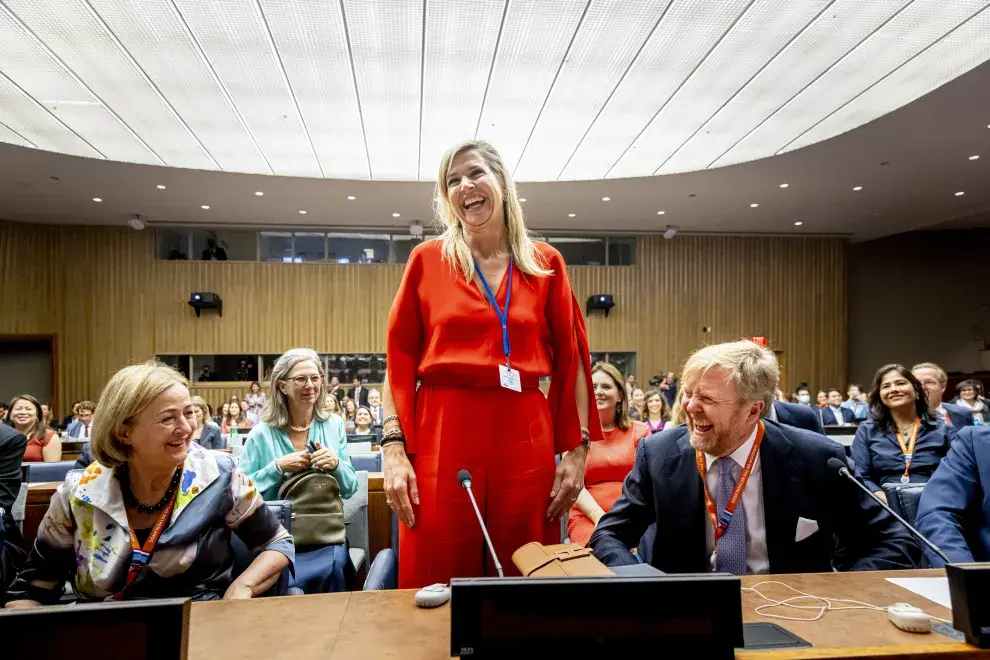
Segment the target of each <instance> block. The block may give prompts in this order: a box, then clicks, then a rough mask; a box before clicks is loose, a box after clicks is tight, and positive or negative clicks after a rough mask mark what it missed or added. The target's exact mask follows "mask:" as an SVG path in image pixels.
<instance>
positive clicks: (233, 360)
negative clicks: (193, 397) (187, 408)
mask: <svg viewBox="0 0 990 660" xmlns="http://www.w3.org/2000/svg"><path fill="white" fill-rule="evenodd" d="M204 367H209V368H210V372H209V373H210V376H209V377H207V376H206V374H204V372H203V368H204ZM192 377H193V380H194V381H196V382H198V383H199V382H210V381H224V382H230V381H246V382H249V383H250V382H251V381H255V380H258V356H257V355H194V356H193V374H192Z"/></svg>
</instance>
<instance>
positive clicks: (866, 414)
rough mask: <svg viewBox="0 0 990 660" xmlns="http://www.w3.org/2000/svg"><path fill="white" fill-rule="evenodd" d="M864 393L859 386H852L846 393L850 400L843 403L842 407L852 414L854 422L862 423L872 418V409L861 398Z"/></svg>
mask: <svg viewBox="0 0 990 660" xmlns="http://www.w3.org/2000/svg"><path fill="white" fill-rule="evenodd" d="M862 391H863V388H862V387H860V386H859V385H856V384H852V385H850V386H849V387H848V388H847V391H846V394H848V395H849V398H848V399H846V400H845V401H843V402H842V406H841V407H842V408H845V409H846V410H848V411H849V412H851V413H852V417H853V421H854V422H862V421H865V420H867V419H869V418H870V407H869V406H868V405H867V404H866V402H865V401H862V400H860V398H859V396H860V393H861V392H862Z"/></svg>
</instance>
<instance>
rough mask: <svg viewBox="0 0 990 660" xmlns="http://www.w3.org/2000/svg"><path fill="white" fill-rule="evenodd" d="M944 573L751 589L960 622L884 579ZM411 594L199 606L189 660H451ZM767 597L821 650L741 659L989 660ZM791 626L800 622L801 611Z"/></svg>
mask: <svg viewBox="0 0 990 660" xmlns="http://www.w3.org/2000/svg"><path fill="white" fill-rule="evenodd" d="M941 575H944V571H941V570H939V571H889V572H875V573H827V574H826V573H818V574H807V575H784V576H752V577H745V578H743V585H744V586H751V585H753V584H756V583H757V582H761V581H763V580H766V579H767V578H768V577H771V578H773V579H776V580H778V581H781V582H784V583H786V584H789V585H791V586H793V587H795V588H797V589H800V590H801V591H805V592H807V593H813V594H815V595H817V596H830V597H834V598H851V599H854V600H861V601H863V602H867V603H871V604H873V605H891V604H893V603H895V602H905V603H911V604H912V605H917V606H918V607H921V608H922V609H923V610H925V611H926V612H927V613H929V614H932V615H934V616H938V617H941V618H944V619H951V618H952V615H951V612H950V611H949V610H948V609H947V608H944V607H942V606H940V605H936V604H935V603H932V602H930V601H928V600H927V599H925V598H922V597H921V596H916V595H915V594H913V593H911V592H909V591H907V590H905V589H902V588H900V587H898V586H896V585H894V584H891V583H890V582H887V581H886V579H885V578H888V577H908V576H914V577H922V576H924V577H936V576H941ZM761 591H763V592H764V593H765V594H767V595H768V596H771V597H778V599H783V598H785V597H787V596H789V595H793V594H786V593H785V592H787V591H788V590H787V589H784V588H783V587H780V586H777V585H766V589H765V590H764V589H763V587H761ZM413 593H414V592H412V591H366V592H354V593H350V594H324V595H319V596H296V597H289V598H270V599H261V600H255V601H238V602H212V603H194V604H193V606H192V612H191V615H190V633H189V656H188V657H189V660H200V659H204V660H205V659H210V660H212V659H213V658H216V657H230V658H238V660H251V659H253V658H258V659H259V660H262V659H264V660H268V658H271V657H272V654H276V655H280V654H284V655H285V656H286V657H291V658H292V660H308V659H309V658H314V659H315V658H319V659H320V660H324V659H327V658H329V659H331V660H350V659H351V658H354V659H362V660H363V659H365V658H397V659H398V658H401V659H402V660H441V659H444V658H448V657H450V650H449V649H450V606H449V605H445V606H443V607H441V608H438V609H435V610H421V609H419V608H417V607H416V606H415V604H414V603H413ZM763 602H764V601H762V600H761V599H760V598H759V597H757V596H756V595H754V594H750V593H743V598H742V603H743V620H744V621H745V622H747V623H750V622H757V621H766V622H772V623H776V624H778V625H780V626H781V627H783V628H786V629H787V630H790V631H792V632H793V633H795V634H797V635H800V636H801V637H803V638H804V639H806V640H808V641H809V642H811V644H812V645H813V648H810V649H800V650H786V651H737V652H736V658H739V659H747V660H784V659H785V658H866V657H870V658H895V657H896V658H923V657H930V656H932V655H936V654H938V655H945V656H947V657H951V658H952V659H953V660H955V659H960V660H962V659H967V660H968V659H969V658H984V659H986V658H990V650H987V651H981V650H980V649H977V648H975V647H971V646H969V645H967V644H964V643H960V642H955V641H953V640H951V639H949V638H947V637H944V636H942V635H940V634H938V633H932V634H930V635H917V634H912V633H906V632H903V631H901V630H898V629H897V628H895V627H894V626H893V624H891V623H890V622H889V621H888V619H887V613H886V612H875V611H869V610H851V611H847V612H835V611H833V612H826V613H825V616H824V617H823V618H822V619H821V620H819V621H816V622H797V621H782V620H777V619H767V618H763V617H760V616H759V615H757V614H756V613H755V612H754V609H755V608H756V607H757V606H758V605H761V604H763ZM784 614H786V615H787V616H792V615H795V614H801V613H800V612H798V611H797V610H789V611H787V612H784Z"/></svg>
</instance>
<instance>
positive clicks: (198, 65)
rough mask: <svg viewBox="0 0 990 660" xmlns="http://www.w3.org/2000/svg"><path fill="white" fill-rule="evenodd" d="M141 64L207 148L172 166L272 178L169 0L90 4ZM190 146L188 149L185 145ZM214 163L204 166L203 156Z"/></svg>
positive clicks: (107, 0) (101, 0)
mask: <svg viewBox="0 0 990 660" xmlns="http://www.w3.org/2000/svg"><path fill="white" fill-rule="evenodd" d="M89 3H90V5H91V6H92V7H93V9H94V10H95V11H96V12H97V13H98V14H99V16H100V17H101V18H102V19H103V21H104V22H105V23H106V25H107V27H108V28H109V29H110V30H111V31H112V32H113V34H114V35H115V36H116V38H117V39H118V40H119V41H120V43H121V44H122V46H123V47H124V48H125V49H126V51H127V53H129V54H130V56H131V57H133V59H134V61H135V62H136V64H137V66H139V67H140V68H141V70H143V71H144V73H145V74H146V75H147V76H148V78H150V80H151V82H152V84H154V86H155V87H156V88H157V89H158V90H159V91H160V92H161V94H162V96H164V97H165V99H167V102H168V104H169V105H170V106H171V107H172V109H173V110H174V112H175V113H176V114H177V115H178V116H179V118H180V119H181V121H183V122H184V123H185V125H186V126H187V127H188V130H189V131H190V132H191V133H192V135H193V136H194V139H196V140H198V141H199V143H200V144H201V145H202V146H201V148H200V149H199V150H194V149H191V148H190V149H189V159H188V160H183V162H181V163H170V164H172V165H176V164H177V165H180V166H182V167H202V168H204V169H217V168H220V169H223V170H227V171H238V172H249V173H252V174H270V173H271V171H272V170H271V168H270V167H269V166H268V163H267V162H266V161H265V159H264V157H263V156H262V154H261V151H260V149H259V147H258V145H257V144H256V143H255V142H254V140H253V138H252V136H251V134H250V132H249V131H248V130H247V127H246V126H245V125H244V123H243V121H242V120H241V118H240V117H239V116H238V113H237V111H236V109H235V107H234V105H233V103H232V102H231V101H230V99H229V98H228V97H227V96H226V95H225V94H224V91H223V88H222V86H221V85H220V84H219V82H218V81H217V79H216V78H215V76H214V74H213V71H212V70H211V69H210V66H209V64H208V63H207V62H206V60H205V58H204V57H203V55H202V54H201V52H200V50H199V48H198V47H197V45H196V43H195V41H194V40H193V38H192V35H191V34H190V33H189V30H188V29H187V28H186V26H185V23H183V21H182V19H181V17H180V15H179V12H178V11H177V10H176V9H175V7H174V6H173V5H172V4H171V3H170V2H168V0H89ZM186 146H187V147H188V145H186ZM204 151H205V152H206V154H208V157H207V158H208V159H209V160H210V161H211V162H210V163H208V164H204V160H205V159H204V157H203V154H202V153H201V152H204Z"/></svg>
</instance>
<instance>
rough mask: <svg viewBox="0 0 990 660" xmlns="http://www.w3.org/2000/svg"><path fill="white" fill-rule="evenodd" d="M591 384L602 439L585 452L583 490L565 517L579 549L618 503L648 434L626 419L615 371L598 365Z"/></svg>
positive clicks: (624, 398) (624, 397)
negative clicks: (638, 450)
mask: <svg viewBox="0 0 990 660" xmlns="http://www.w3.org/2000/svg"><path fill="white" fill-rule="evenodd" d="M591 382H592V384H593V385H594V388H595V405H596V407H597V410H598V419H599V421H600V422H601V425H602V439H601V440H598V441H596V442H592V443H591V446H590V447H589V448H588V458H587V460H586V462H585V468H584V489H582V490H581V493H580V494H579V495H578V498H577V502H575V503H574V506H573V507H572V508H571V511H570V515H569V516H568V517H567V535H568V536H569V537H570V539H571V543H577V544H579V545H582V546H586V545H588V541H589V540H590V539H591V534H592V532H594V531H595V526H596V525H597V524H598V522H599V521H600V520H601V518H602V516H604V515H605V514H606V513H608V511H609V510H610V509H611V508H612V505H613V504H615V501H616V500H617V499H619V495H621V494H622V481H623V480H624V479H625V478H626V475H627V474H629V470H631V469H632V466H633V461H634V459H635V458H636V446H637V445H638V444H639V442H640V440H642V439H643V438H645V437H646V436H647V435H649V433H650V429H649V427H648V426H647V425H646V424H644V423H643V422H638V421H635V420H633V419H630V418H629V399H628V398H627V395H626V390H625V388H623V386H622V374H620V373H619V370H618V369H616V368H615V367H614V366H613V365H611V364H608V363H607V362H599V363H597V364H596V365H595V366H593V367H592V368H591ZM633 391H635V390H633Z"/></svg>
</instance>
